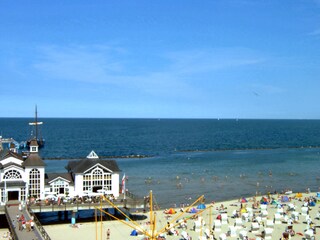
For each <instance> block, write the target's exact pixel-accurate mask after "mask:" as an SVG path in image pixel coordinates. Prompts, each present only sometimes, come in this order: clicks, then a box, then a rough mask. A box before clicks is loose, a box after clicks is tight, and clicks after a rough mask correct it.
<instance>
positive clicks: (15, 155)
mask: <svg viewBox="0 0 320 240" xmlns="http://www.w3.org/2000/svg"><path fill="white" fill-rule="evenodd" d="M0 153H1V156H0V160H4V159H7V158H9V157H13V158H17V159H19V160H23V158H22V156H21V155H20V154H18V153H15V152H12V151H9V150H5V151H2V152H0Z"/></svg>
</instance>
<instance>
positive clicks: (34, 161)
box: [23, 153, 45, 167]
mask: <svg viewBox="0 0 320 240" xmlns="http://www.w3.org/2000/svg"><path fill="white" fill-rule="evenodd" d="M23 165H24V166H25V167H33V166H34V167H43V166H45V163H44V162H43V160H42V158H41V157H40V156H39V154H38V153H30V155H29V156H28V157H27V159H26V160H25V161H24V163H23Z"/></svg>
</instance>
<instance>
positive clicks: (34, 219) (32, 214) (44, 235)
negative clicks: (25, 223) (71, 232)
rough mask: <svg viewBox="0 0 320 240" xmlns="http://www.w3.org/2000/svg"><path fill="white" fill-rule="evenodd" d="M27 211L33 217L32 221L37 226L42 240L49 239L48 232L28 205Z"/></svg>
mask: <svg viewBox="0 0 320 240" xmlns="http://www.w3.org/2000/svg"><path fill="white" fill-rule="evenodd" d="M28 212H29V214H30V215H31V216H32V217H33V221H34V223H35V225H36V226H37V228H38V230H39V232H40V234H41V236H42V237H43V239H44V240H51V238H50V236H49V235H48V233H47V232H46V230H45V229H44V227H43V226H42V225H41V223H40V221H39V220H38V218H37V216H36V215H35V214H34V212H33V211H32V209H31V208H30V207H29V206H28Z"/></svg>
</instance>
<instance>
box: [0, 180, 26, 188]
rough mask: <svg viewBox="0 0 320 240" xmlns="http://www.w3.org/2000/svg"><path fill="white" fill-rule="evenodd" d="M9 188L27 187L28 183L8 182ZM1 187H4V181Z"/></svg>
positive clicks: (0, 184)
mask: <svg viewBox="0 0 320 240" xmlns="http://www.w3.org/2000/svg"><path fill="white" fill-rule="evenodd" d="M6 186H7V187H25V186H26V183H25V182H24V181H7V184H6ZM0 187H4V181H3V182H1V183H0Z"/></svg>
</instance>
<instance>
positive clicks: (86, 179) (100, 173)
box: [83, 167, 112, 192]
mask: <svg viewBox="0 0 320 240" xmlns="http://www.w3.org/2000/svg"><path fill="white" fill-rule="evenodd" d="M111 183H112V182H111V174H110V173H109V172H105V171H104V170H103V169H101V168H99V167H96V168H94V169H93V170H92V171H91V172H88V173H86V174H84V175H83V191H89V192H97V190H99V189H104V190H109V191H111V190H112V187H111V186H112V184H111Z"/></svg>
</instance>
